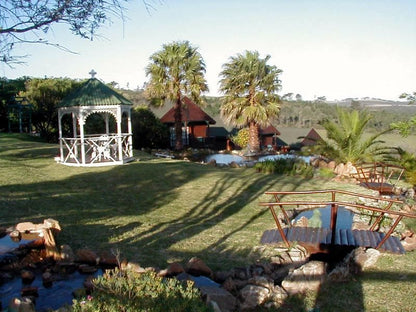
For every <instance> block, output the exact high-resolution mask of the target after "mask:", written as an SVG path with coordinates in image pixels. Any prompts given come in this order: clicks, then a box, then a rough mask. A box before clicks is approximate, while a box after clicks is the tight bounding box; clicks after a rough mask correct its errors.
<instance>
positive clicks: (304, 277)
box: [282, 261, 326, 294]
mask: <svg viewBox="0 0 416 312" xmlns="http://www.w3.org/2000/svg"><path fill="white" fill-rule="evenodd" d="M325 278H326V263H324V262H321V261H310V262H308V263H306V264H304V265H302V266H301V267H300V268H298V269H295V270H294V271H293V272H292V273H290V274H289V275H288V276H287V277H286V278H285V279H284V280H283V282H282V287H283V289H284V290H285V291H286V292H288V293H289V294H296V293H301V292H305V291H309V290H311V291H317V290H318V289H319V287H320V285H321V284H322V283H323V282H324V280H325Z"/></svg>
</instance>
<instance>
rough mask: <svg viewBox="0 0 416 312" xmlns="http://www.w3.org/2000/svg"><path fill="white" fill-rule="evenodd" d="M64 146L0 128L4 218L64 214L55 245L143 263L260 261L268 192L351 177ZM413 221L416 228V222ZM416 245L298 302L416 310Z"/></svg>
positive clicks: (4, 222) (269, 224)
mask: <svg viewBox="0 0 416 312" xmlns="http://www.w3.org/2000/svg"><path fill="white" fill-rule="evenodd" d="M57 152H58V146H57V145H52V144H45V143H42V142H38V141H35V140H34V139H33V138H30V137H27V136H23V135H9V134H0V181H1V182H0V226H11V225H15V224H16V223H18V222H22V221H32V222H35V223H36V222H43V219H45V218H54V219H56V220H58V221H59V223H60V225H61V227H62V229H63V230H62V232H61V234H60V235H59V237H58V243H61V244H63V243H65V244H69V245H70V246H72V248H73V249H77V248H81V247H88V248H91V249H93V250H97V251H99V250H107V251H108V250H110V249H113V250H119V251H120V252H121V255H122V257H123V258H126V259H128V260H130V261H135V262H138V263H140V264H141V265H142V266H159V267H162V268H164V267H166V265H167V263H170V262H173V261H179V262H182V263H185V262H186V261H187V260H189V259H190V258H191V257H193V256H198V257H200V258H202V259H203V260H204V261H205V262H206V263H207V264H208V265H209V266H210V267H211V268H212V269H214V270H226V269H230V268H232V267H236V266H243V265H248V264H251V263H253V262H254V261H255V260H256V259H255V258H252V257H251V256H252V255H253V253H252V251H253V250H254V249H255V248H256V246H258V245H259V239H260V236H261V234H262V233H263V231H264V230H265V229H270V228H273V227H274V221H273V219H272V217H271V215H270V212H269V211H268V210H266V209H264V208H262V207H260V206H259V205H258V203H259V201H264V200H267V199H268V198H266V197H265V195H263V193H264V192H265V191H268V190H291V191H294V190H317V189H328V188H337V189H348V190H352V191H357V192H362V193H363V192H367V191H366V190H365V189H363V188H361V187H359V186H357V185H351V184H345V183H335V182H333V181H330V180H327V179H323V178H314V179H304V178H302V177H289V176H279V175H265V174H260V173H256V172H255V170H254V169H231V168H215V167H211V166H206V165H202V164H198V163H191V162H184V161H179V160H166V159H155V158H153V157H151V156H150V155H147V154H140V153H136V157H137V158H139V159H140V161H136V162H133V163H130V164H127V165H123V166H110V167H99V168H76V167H67V166H64V165H59V164H57V163H55V162H54V160H53V157H54V156H56V154H57ZM411 227H412V228H413V230H416V226H415V225H414V223H412V225H411ZM415 263H416V252H409V253H407V254H405V255H403V256H397V255H383V257H381V259H380V260H379V262H378V263H377V265H376V266H375V267H374V268H372V269H371V270H368V271H365V272H364V274H363V275H361V276H357V278H356V279H355V280H353V281H351V282H349V283H345V284H329V285H324V286H323V287H322V290H321V292H319V294H318V295H317V296H315V295H312V294H309V295H308V296H306V297H302V298H297V299H298V300H297V302H296V306H297V307H298V308H299V309H298V311H302V309H305V310H307V309H310V308H311V307H313V306H314V304H315V302H316V304H318V305H319V306H320V311H362V310H365V311H415V306H416V287H415V285H416V267H415ZM295 301H296V300H295Z"/></svg>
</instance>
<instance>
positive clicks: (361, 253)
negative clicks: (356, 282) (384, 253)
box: [353, 248, 380, 269]
mask: <svg viewBox="0 0 416 312" xmlns="http://www.w3.org/2000/svg"><path fill="white" fill-rule="evenodd" d="M353 252H354V261H355V263H357V264H358V265H359V266H360V267H361V268H362V269H366V268H369V267H372V266H373V265H374V264H376V262H377V260H378V258H379V257H380V251H378V250H377V249H374V248H369V249H367V250H364V248H357V249H355V250H354V251H353Z"/></svg>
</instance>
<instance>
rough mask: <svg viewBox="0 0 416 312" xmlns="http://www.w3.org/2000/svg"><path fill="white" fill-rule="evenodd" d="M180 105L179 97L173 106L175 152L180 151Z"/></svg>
mask: <svg viewBox="0 0 416 312" xmlns="http://www.w3.org/2000/svg"><path fill="white" fill-rule="evenodd" d="M181 110H182V103H181V97H180V95H179V96H178V98H177V99H176V103H175V105H174V111H175V113H174V118H175V136H176V138H175V150H177V151H180V150H182V112H181Z"/></svg>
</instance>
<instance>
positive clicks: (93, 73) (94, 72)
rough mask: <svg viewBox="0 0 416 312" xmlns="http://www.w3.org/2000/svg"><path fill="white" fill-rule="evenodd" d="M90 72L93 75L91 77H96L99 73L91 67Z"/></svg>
mask: <svg viewBox="0 0 416 312" xmlns="http://www.w3.org/2000/svg"><path fill="white" fill-rule="evenodd" d="M88 74H90V75H91V78H95V75H96V74H97V72H96V71H95V70H94V69H91V71H90V72H89V73H88Z"/></svg>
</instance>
